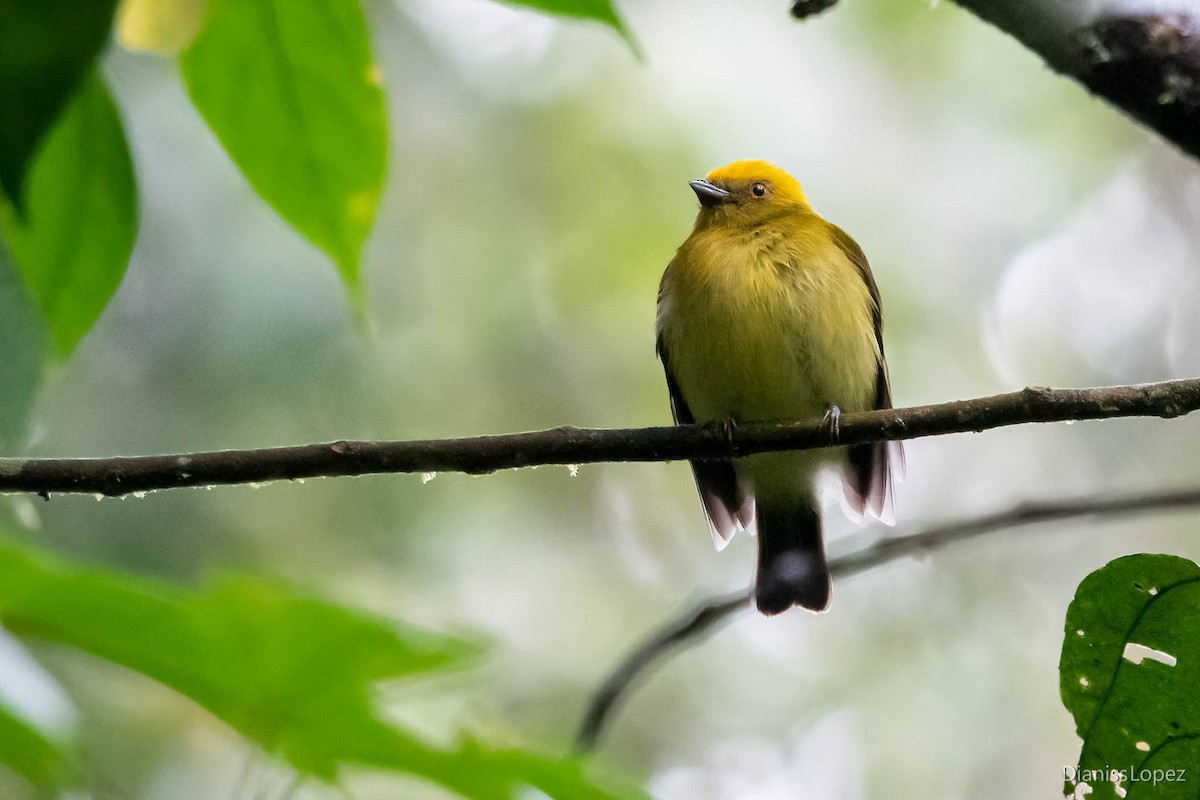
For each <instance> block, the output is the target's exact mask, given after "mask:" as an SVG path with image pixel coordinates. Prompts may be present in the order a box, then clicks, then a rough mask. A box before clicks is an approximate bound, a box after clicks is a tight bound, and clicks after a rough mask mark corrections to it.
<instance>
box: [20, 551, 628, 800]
mask: <svg viewBox="0 0 1200 800" xmlns="http://www.w3.org/2000/svg"><path fill="white" fill-rule="evenodd" d="M0 621H2V622H3V624H4V625H5V626H6V627H8V628H9V629H10V630H12V631H13V632H14V633H17V634H18V635H20V636H25V637H35V638H39V639H47V640H51V641H56V642H61V643H64V644H69V645H72V646H74V647H77V648H79V649H81V650H84V651H86V652H89V653H92V654H94V655H96V656H99V657H101V658H104V659H107V660H109V661H112V662H113V663H116V664H121V665H123V666H125V667H128V668H130V669H133V670H136V671H138V672H140V673H142V674H144V675H146V676H148V677H150V678H153V679H155V680H157V681H159V682H160V683H163V684H165V685H166V686H170V687H171V688H173V689H175V690H176V691H178V692H180V693H181V694H183V695H185V696H187V697H189V698H191V699H192V700H194V701H195V702H197V703H199V704H200V705H202V706H203V707H205V708H207V709H208V710H209V711H211V712H212V713H213V714H215V715H217V716H218V717H220V718H221V719H223V720H224V721H225V722H227V723H228V724H230V725H231V726H233V727H234V728H236V729H237V730H239V731H241V732H242V733H244V734H245V735H247V736H249V737H251V738H253V739H255V740H256V741H258V742H260V743H261V744H262V745H263V747H265V748H266V749H267V750H268V751H270V752H274V753H276V754H278V755H280V756H281V757H283V758H284V759H286V760H287V761H288V762H289V763H290V764H291V765H292V766H294V767H295V768H296V769H298V770H300V771H302V772H304V773H308V774H311V775H315V776H317V777H320V778H322V779H326V780H332V779H334V778H336V776H337V774H338V768H339V765H341V764H342V763H347V762H352V763H358V764H363V765H368V766H375V767H380V768H384V769H390V770H396V771H400V772H404V773H408V774H412V775H416V776H420V777H423V778H425V779H427V780H430V781H433V782H436V783H439V784H441V785H443V786H445V787H447V788H449V789H452V790H454V791H456V792H458V793H459V794H461V795H463V796H464V797H470V798H481V799H482V800H493V798H494V800H510V798H511V797H512V796H513V793H514V789H516V788H518V787H520V786H537V787H544V789H543V790H544V791H547V793H550V794H551V795H552V796H554V797H578V798H584V799H585V800H586V799H587V798H597V799H598V800H599V799H604V800H608V798H641V797H643V795H642V794H641V793H640V792H639V791H637V790H633V789H628V788H627V787H619V786H618V788H616V789H612V788H604V787H605V786H606V785H607V783H611V780H608V779H605V780H606V783H602V782H601V779H593V778H591V777H589V776H586V775H585V774H584V765H583V763H582V762H580V761H578V760H575V759H569V758H567V759H563V758H556V757H550V756H541V755H538V754H536V753H530V752H525V751H518V750H508V749H494V748H488V747H486V746H484V745H480V744H477V743H474V742H470V741H466V742H464V743H462V744H461V745H459V746H458V747H455V748H441V747H436V746H433V745H431V744H429V743H427V742H425V741H423V740H421V739H420V738H418V737H416V736H414V735H412V734H410V733H408V732H406V731H404V730H401V729H399V728H397V727H394V726H392V725H391V724H389V723H386V722H384V721H382V720H380V719H379V718H378V716H377V715H376V713H375V710H374V708H373V707H372V704H371V699H372V697H373V692H374V688H375V684H376V683H377V682H378V681H381V680H385V679H396V678H404V677H411V676H417V675H422V674H429V673H433V672H437V671H444V670H447V669H452V668H456V667H459V666H461V665H462V664H463V663H464V662H465V661H467V660H468V659H471V658H473V657H475V655H476V654H477V653H478V651H479V646H478V645H477V644H475V643H473V642H471V641H467V640H464V639H461V638H457V637H451V636H445V635H441V634H436V633H431V632H428V631H425V630H421V629H418V628H414V627H411V626H407V625H403V624H398V623H396V622H393V621H390V620H386V619H382V618H379V617H375V616H371V615H369V614H365V613H363V612H359V611H355V610H352V609H347V608H343V607H340V606H336V605H333V604H330V603H326V602H323V601H320V600H317V599H314V598H311V597H307V596H305V595H303V594H301V593H299V592H296V591H295V590H292V589H288V588H286V587H282V586H279V585H275V584H272V583H268V582H264V581H261V580H255V579H251V578H225V579H222V580H218V581H214V582H212V583H211V584H210V585H208V586H207V587H205V588H203V589H201V590H198V591H196V590H192V591H189V590H184V589H180V588H177V587H173V586H170V585H168V584H165V583H162V582H159V581H154V580H149V579H146V578H138V577H133V576H129V575H123V574H121V573H117V572H111V571H105V570H100V569H95V568H87V567H82V566H79V565H75V564H70V563H68V562H66V561H64V560H62V559H60V558H55V557H51V556H49V555H48V554H46V553H44V552H40V551H37V550H34V549H32V548H29V547H24V546H20V545H17V544H14V543H12V542H0ZM614 785H615V784H614ZM551 790H553V791H551Z"/></svg>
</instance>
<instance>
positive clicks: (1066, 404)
mask: <svg viewBox="0 0 1200 800" xmlns="http://www.w3.org/2000/svg"><path fill="white" fill-rule="evenodd" d="M1197 409H1200V379H1189V380H1178V381H1167V382H1164V383H1149V384H1143V385H1140V386H1117V387H1110V388H1102V389H1047V388H1045V387H1037V386H1034V387H1029V388H1026V389H1023V390H1021V391H1019V392H1010V393H1008V394H998V395H993V396H991V397H980V398H976V399H973V400H959V401H955V402H951V403H941V404H938V405H927V406H913V407H910V408H896V409H887V410H884V411H871V412H865V413H859V414H842V416H841V421H840V428H839V429H840V436H839V438H838V443H839V444H844V445H851V444H860V443H863V442H875V441H884V440H902V439H916V438H919V437H924V436H941V435H944V434H949V433H965V432H968V431H984V430H988V429H991V428H999V427H1003V426H1007V425H1021V424H1025V423H1030V422H1063V421H1067V420H1089V419H1109V418H1112V417H1163V418H1170V417H1178V416H1182V415H1184V414H1187V413H1190V412H1192V411H1195V410H1197ZM829 445H830V432H829V429H828V427H827V426H826V425H825V424H823V423H822V422H821V420H819V419H814V420H805V421H800V422H789V421H776V422H745V423H740V424H738V425H736V426H729V425H726V424H723V423H720V422H715V423H707V424H704V425H683V426H680V427H660V428H626V429H612V430H604V429H594V428H571V427H565V428H551V429H549V430H543V431H534V432H531V433H509V434H502V435H498V436H476V437H470V438H464V439H429V440H422V441H396V442H356V441H338V442H328V443H324V444H307V445H297V446H293V447H270V448H265V449H261V450H221V451H212V452H205V453H183V454H176V455H157V456H127V457H115V458H0V493H12V492H29V493H36V494H40V495H42V496H43V497H47V496H49V495H50V494H52V493H60V492H69V493H87V494H100V495H108V496H111V497H117V496H120V495H125V494H130V493H134V492H149V491H156V490H159V489H175V488H181V487H188V486H214V485H220V484H241V483H263V482H267V481H277V480H296V479H300V478H316V477H335V476H343V475H367V474H373V473H395V472H413V473H431V472H465V473H470V474H483V473H488V472H494V471H496V470H501V469H516V468H519V467H531V466H538V465H546V464H561V465H570V464H592V463H599V462H612V461H678V460H683V459H691V458H701V459H703V458H727V457H731V456H734V457H736V456H745V455H750V454H752V453H761V452H767V451H774V450H803V449H811V448H817V447H828V446H829Z"/></svg>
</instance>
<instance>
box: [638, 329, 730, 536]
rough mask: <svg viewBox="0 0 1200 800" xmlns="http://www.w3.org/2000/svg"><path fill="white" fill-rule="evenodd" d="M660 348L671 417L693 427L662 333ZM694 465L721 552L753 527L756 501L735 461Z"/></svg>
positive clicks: (695, 461) (681, 423)
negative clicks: (746, 489)
mask: <svg viewBox="0 0 1200 800" xmlns="http://www.w3.org/2000/svg"><path fill="white" fill-rule="evenodd" d="M657 349H658V357H659V358H660V359H662V363H663V370H664V371H665V372H666V374H667V391H668V392H670V395H671V416H672V417H673V418H674V419H675V424H676V425H690V424H691V423H693V422H695V421H696V419H695V417H693V416H692V411H691V409H689V408H688V405H687V401H686V400H684V399H683V394H682V392H680V391H679V384H678V383H676V382H675V376H674V375H672V374H671V362H670V359H669V357H668V355H667V349H666V346H665V344H664V342H663V337H662V334H661V333H660V334H659V336H658V342H657ZM691 464H692V475H694V476H695V478H696V489H697V490H698V491H699V492H700V500H701V501H702V502H703V503H704V513H705V515H706V516H707V517H708V525H709V528H710V529H711V530H712V535H713V543H714V544H716V546H717V549H718V550H721V549H724V547H725V545H727V544H728V543H729V540H730V539H732V538H733V535H734V534H735V533H737V532H738V531H740V530H745V529H746V528H748V527H750V524H751V521H752V520H753V518H754V503H753V500H752V499H751V498H749V497H747V496H746V495H745V494H744V493H743V492H742V491H741V489H740V488H739V487H738V481H737V475H736V474H735V473H734V471H733V462H732V461H730V460H729V459H713V460H708V459H705V460H700V459H694V460H693V461H692V462H691Z"/></svg>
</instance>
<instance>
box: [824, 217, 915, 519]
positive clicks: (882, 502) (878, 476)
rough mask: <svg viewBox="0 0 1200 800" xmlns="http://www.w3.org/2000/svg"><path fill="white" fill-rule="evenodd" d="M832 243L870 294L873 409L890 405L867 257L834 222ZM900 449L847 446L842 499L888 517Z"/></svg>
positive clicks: (901, 456)
mask: <svg viewBox="0 0 1200 800" xmlns="http://www.w3.org/2000/svg"><path fill="white" fill-rule="evenodd" d="M829 227H830V232H831V234H832V236H833V241H834V243H836V244H837V246H838V247H839V248H841V250H842V252H843V253H844V254H845V255H846V258H848V259H849V260H850V263H852V264H853V265H854V267H855V269H857V270H858V275H859V277H860V278H862V281H863V283H865V284H866V285H867V290H868V291H869V292H870V293H871V318H872V322H873V323H874V326H875V341H876V343H877V344H878V346H879V364H878V367H877V369H876V372H875V408H877V409H878V408H891V407H892V391H891V387H890V385H889V384H888V372H887V361H886V359H884V356H883V307H882V305H881V304H880V300H879V287H878V286H877V285H876V284H875V277H874V276H873V275H872V274H871V267H870V266H869V265H868V264H867V257H866V255H865V254H864V253H863V251H862V248H861V247H859V246H858V242H856V241H854V240H853V239H852V238H850V236H849V235H848V234H847V233H846V232H845V231H843V230H842V229H841V228H839V227H837V226H836V225H830V226H829ZM903 470H904V449H903V448H902V447H901V445H900V443H899V442H873V443H871V444H860V445H855V446H853V447H851V448H850V466H849V469H848V470H847V472H846V475H845V479H844V481H843V484H844V486H845V488H846V499H847V500H848V501H849V503H850V506H851V507H852V508H853V509H854V510H855V511H857V512H858V513H860V514H861V513H863V512H864V511H868V510H869V511H870V512H871V513H872V514H874V515H875V516H876V517H879V518H880V519H885V520H888V519H889V518H890V517H891V516H892V491H893V486H892V482H893V477H894V476H897V475H900V474H903Z"/></svg>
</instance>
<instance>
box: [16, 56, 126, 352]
mask: <svg viewBox="0 0 1200 800" xmlns="http://www.w3.org/2000/svg"><path fill="white" fill-rule="evenodd" d="M0 231H2V232H3V234H4V237H5V240H6V242H7V243H8V247H9V252H10V253H11V254H12V259H13V261H14V262H15V263H16V266H17V270H18V271H19V272H20V273H21V275H22V277H23V278H24V279H25V283H26V285H27V286H28V287H29V290H30V294H32V295H33V299H34V302H35V304H36V305H37V307H38V309H39V310H40V311H41V312H42V315H43V316H44V317H45V318H46V320H47V322H48V323H49V328H50V336H51V339H52V340H53V343H54V349H55V351H56V352H57V353H58V355H60V356H65V355H67V354H69V353H70V352H71V350H72V349H74V347H75V345H76V344H78V343H79V340H80V339H81V338H83V335H84V334H85V333H87V332H88V330H89V329H90V328H91V327H92V324H93V323H95V321H96V318H97V317H99V316H100V312H101V311H103V310H104V307H105V306H106V305H107V304H108V301H109V298H111V297H112V295H113V292H115V291H116V290H117V286H118V285H120V283H121V278H122V277H123V276H124V274H125V267H126V265H127V264H128V262H129V254H130V253H131V252H132V251H133V242H134V239H135V238H136V237H137V188H136V186H135V185H134V179H133V163H132V161H131V160H130V157H129V147H128V145H127V144H126V142H125V134H124V132H123V131H122V129H121V120H120V117H118V116H117V109H116V106H115V105H113V101H112V98H111V97H109V94H108V91H107V90H106V89H105V88H104V86H103V84H101V83H100V81H99V79H98V78H96V77H95V76H89V77H88V78H86V79H85V80H84V82H83V84H82V85H81V86H80V87H79V91H78V92H77V93H76V95H75V96H74V97H73V98H72V99H71V102H70V104H69V105H68V106H67V107H66V109H65V110H64V111H63V114H62V116H61V117H60V118H59V121H58V123H57V124H56V125H55V126H54V128H53V130H51V132H50V135H49V137H47V139H46V143H45V145H44V146H43V147H42V149H41V150H40V151H39V152H38V156H37V158H36V159H35V160H34V162H33V165H32V168H31V170H30V173H29V176H28V186H27V187H26V207H25V213H24V214H23V215H22V214H19V213H18V212H17V210H16V208H14V207H13V206H12V205H11V204H10V203H8V202H6V201H4V200H3V199H0Z"/></svg>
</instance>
